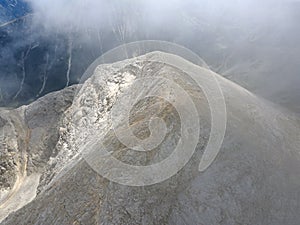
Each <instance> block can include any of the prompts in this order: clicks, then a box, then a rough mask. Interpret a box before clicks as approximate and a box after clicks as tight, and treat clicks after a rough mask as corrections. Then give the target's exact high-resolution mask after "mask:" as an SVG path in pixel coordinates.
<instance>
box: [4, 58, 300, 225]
mask: <svg viewBox="0 0 300 225" xmlns="http://www.w3.org/2000/svg"><path fill="white" fill-rule="evenodd" d="M162 55H163V56H164V55H167V56H168V57H175V58H176V60H179V61H181V62H182V63H187V62H186V61H185V60H184V59H181V58H179V57H177V56H171V55H169V54H165V53H158V52H154V53H150V54H147V55H144V56H140V57H137V58H134V59H128V60H125V61H122V62H117V63H114V64H109V65H108V64H106V65H99V66H98V67H97V68H96V70H95V71H94V74H93V75H92V76H91V77H90V78H89V79H87V80H86V81H85V82H84V84H82V85H80V86H79V85H78V86H76V87H71V88H67V89H65V90H62V91H60V92H56V93H52V94H50V95H47V96H45V97H43V98H41V99H40V100H38V101H36V102H34V103H33V104H31V105H28V106H25V107H21V108H20V109H16V110H3V111H2V113H1V118H2V119H0V127H2V129H3V130H4V131H5V132H7V134H6V136H5V137H6V139H7V140H6V141H4V142H3V143H4V144H5V146H6V147H5V148H4V147H2V149H3V150H2V149H1V154H2V152H3V153H4V154H3V155H1V161H0V162H1V163H2V162H4V166H3V165H2V164H1V167H0V171H1V180H0V182H1V183H0V184H1V188H2V189H6V190H13V186H14V183H16V182H17V180H18V178H17V177H18V175H19V174H20V171H23V172H24V173H21V174H23V175H22V176H23V177H25V178H26V177H28V175H32V174H39V175H40V179H39V182H38V187H36V189H34V190H33V191H34V192H37V193H38V194H37V195H36V196H34V197H33V198H34V199H33V198H31V199H30V200H32V199H33V200H32V201H31V202H30V203H28V204H27V205H25V206H23V207H22V208H21V209H18V210H16V211H15V212H13V213H10V212H11V211H12V210H11V211H9V212H8V213H10V214H9V216H8V217H7V218H6V219H5V220H3V222H2V224H11V225H15V224H20V225H21V224H24V225H25V224H26V225H28V224H59V225H62V224H85V225H87V224H249V225H250V224H270V225H271V224H272V225H277V224H278V225H281V224H291V225H292V224H294V225H298V224H299V223H300V215H299V212H300V192H299V190H300V151H299V147H300V139H299V134H300V120H299V118H298V117H297V116H295V115H293V114H292V113H290V112H288V111H286V110H284V109H282V108H280V107H277V106H276V105H273V104H271V103H269V102H267V101H265V100H262V99H260V98H259V97H257V96H255V95H253V94H252V93H250V92H248V91H247V90H245V89H243V88H241V87H240V86H238V85H236V84H234V83H232V82H230V81H228V80H226V79H224V78H222V77H221V76H218V75H216V76H217V80H218V82H219V84H220V87H221V89H222V91H223V94H224V97H225V102H226V106H227V129H226V134H225V138H224V141H223V144H222V147H221V149H220V152H219V154H218V155H217V157H216V159H215V161H214V162H213V163H212V164H211V165H210V167H208V169H206V170H205V171H203V172H199V170H198V166H199V162H200V159H201V157H202V155H203V152H204V150H205V146H206V144H207V142H208V139H209V135H210V131H211V129H212V127H211V113H210V107H209V103H208V101H207V99H206V96H205V93H204V92H203V90H201V89H200V88H199V86H198V85H197V84H196V83H195V81H194V80H192V79H191V78H190V76H189V75H188V74H186V73H185V72H183V71H182V70H180V69H178V68H176V67H173V66H170V65H167V64H164V63H161V62H159V61H158V62H155V59H156V58H159V57H161V56H162ZM200 70H201V73H199V76H203V77H205V76H209V75H210V74H211V72H210V71H208V70H207V69H205V68H200ZM145 78H147V79H150V80H151V79H152V80H154V79H155V78H165V79H169V80H172V81H175V82H176V83H177V84H178V85H179V86H181V87H183V88H184V90H186V92H187V93H188V94H189V96H191V98H192V100H193V102H194V104H195V107H196V109H197V111H198V113H199V118H200V124H201V127H200V128H201V132H200V135H199V140H198V144H197V146H196V150H195V153H194V154H193V156H192V158H191V159H190V160H189V162H188V163H187V164H186V165H185V166H184V167H183V168H182V169H181V170H180V171H178V172H177V173H176V174H175V175H174V176H172V177H170V178H169V179H167V180H164V181H162V182H158V183H155V184H152V185H147V186H142V187H140V186H126V185H122V184H119V183H116V182H113V181H110V180H109V179H107V178H105V177H104V176H102V174H99V173H98V172H99V171H97V169H95V168H93V166H91V163H90V162H89V160H88V159H87V158H86V157H85V155H84V154H83V152H84V151H85V149H86V148H89V147H90V145H91V144H90V143H93V141H94V140H93V139H94V138H96V139H98V140H99V141H100V142H101V143H102V147H103V148H106V149H107V151H108V152H109V154H110V155H112V156H113V157H114V158H116V159H118V160H119V161H122V162H123V163H126V164H130V165H136V166H146V165H150V164H155V163H158V162H160V161H162V160H164V159H166V158H167V157H168V156H169V155H170V154H171V153H172V151H173V150H174V149H175V148H176V145H177V144H178V143H179V142H180V138H181V137H182V136H183V135H184V134H182V133H181V127H182V126H183V124H182V121H181V119H182V118H180V115H179V113H178V111H177V110H176V108H175V107H174V106H173V105H172V104H171V102H168V101H165V100H164V99H163V98H161V97H157V96H155V95H152V97H147V98H144V99H143V100H140V101H138V102H137V103H136V104H135V105H134V106H133V107H132V109H131V111H130V115H129V119H128V123H129V128H130V130H131V132H132V133H133V134H134V135H135V136H136V137H137V138H139V140H145V139H147V138H148V137H150V136H151V132H152V133H153V132H154V131H153V130H151V126H150V127H149V121H151V118H154V117H157V118H160V119H161V120H162V121H164V123H165V127H164V129H165V131H166V133H165V136H164V137H162V138H163V139H162V142H161V143H160V144H158V145H157V146H155V148H153V149H152V150H151V151H146V152H141V151H133V150H132V149H130V148H129V147H128V146H126V145H124V143H122V142H121V141H120V140H119V138H118V136H117V135H116V132H117V130H115V129H113V125H114V123H115V124H117V129H118V128H119V127H120V126H122V124H121V122H120V121H121V119H120V118H119V116H121V115H122V114H124V112H122V111H120V112H119V115H118V114H116V115H115V117H113V118H112V117H111V114H112V110H113V107H114V105H115V104H116V102H117V101H118V99H119V98H120V97H121V96H122V94H123V93H126V91H127V90H132V92H134V91H135V90H134V89H133V88H136V87H134V82H135V81H136V80H138V79H145ZM163 85H165V83H164V81H162V83H160V84H159V85H152V84H151V85H150V84H148V83H147V82H146V83H145V86H144V87H143V89H145V92H144V91H142V92H141V93H140V94H141V95H146V94H149V93H150V95H151V93H159V94H160V96H162V97H168V96H170V95H172V91H170V90H169V89H167V88H166V89H164V88H161V89H159V90H158V88H157V87H158V86H160V87H163ZM136 91H137V92H138V91H139V89H136ZM137 94H138V93H137ZM74 96H75V97H74ZM129 97H130V96H129ZM73 98H74V99H73ZM180 101H181V102H182V103H183V104H184V102H186V99H185V98H184V97H182V99H180ZM121 109H122V108H121ZM121 109H120V110H121ZM2 115H5V116H2ZM112 119H115V121H112ZM119 120H120V121H119ZM118 123H119V124H118ZM9 124H10V125H9ZM12 127H13V128H12ZM4 128H5V129H4ZM128 132H129V131H128ZM157 132H159V131H157ZM10 136H12V138H10ZM8 137H9V138H8ZM13 153H14V154H13ZM95 160H96V162H97V159H95ZM174 163H177V162H174ZM2 167H3V168H4V169H2ZM100 168H101V165H100ZM2 170H3V171H4V172H2ZM121 172H122V171H121ZM162 172H163V171H162ZM120 176H122V174H120ZM124 179H126V178H124ZM20 186H21V187H22V184H20ZM21 189H22V188H19V189H18V190H21ZM18 190H13V191H14V193H12V196H13V194H15V193H17V192H18ZM8 192H9V191H8ZM1 197H2V196H1ZM26 203H27V202H26ZM10 204H13V203H12V202H11V203H10ZM0 207H1V205H0ZM8 213H7V214H8Z"/></svg>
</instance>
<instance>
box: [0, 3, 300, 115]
mask: <svg viewBox="0 0 300 225" xmlns="http://www.w3.org/2000/svg"><path fill="white" fill-rule="evenodd" d="M299 5H300V4H299V2H298V1H280V0H277V1H263V2H262V1H239V0H232V1H226V2H224V1H205V0H202V1H192V0H190V1H184V2H183V1H168V2H158V1H147V2H146V1H130V2H127V1H105V0H102V1H92V0H88V1H79V0H76V1H74V2H73V3H72V4H70V3H69V1H60V0H55V1H38V0H28V1H3V2H2V3H1V6H2V8H3V10H1V13H2V14H3V15H4V16H1V18H2V19H1V21H2V20H3V22H4V24H5V23H7V22H8V21H11V20H14V18H21V19H19V20H17V21H14V22H13V23H10V24H8V25H5V26H0V34H1V37H0V42H1V50H0V55H1V62H0V63H1V67H0V79H1V82H0V84H1V87H0V88H1V105H2V106H13V105H19V104H22V103H25V102H30V101H33V100H34V99H36V98H37V97H40V96H43V95H44V94H46V93H49V92H51V91H54V90H59V89H61V88H63V87H65V86H68V85H71V84H74V83H77V82H78V80H79V79H80V77H81V76H82V74H83V73H84V71H85V69H86V68H87V67H88V65H89V64H90V63H91V62H93V60H94V59H96V58H97V57H99V56H100V55H102V54H103V53H104V52H106V51H108V50H110V49H112V48H113V47H116V46H118V45H120V44H124V43H128V42H132V41H137V40H166V41H171V42H174V43H178V44H181V45H183V46H185V47H187V48H190V49H192V50H193V51H195V52H196V53H197V54H199V55H200V57H202V58H203V59H204V60H205V61H206V62H207V64H208V65H209V66H210V68H211V69H212V70H214V71H216V72H218V73H220V74H222V75H223V76H225V77H227V78H229V79H231V80H233V81H235V82H237V83H239V84H240V85H242V86H243V87H245V88H247V89H249V90H251V91H253V92H255V93H257V94H259V95H261V96H262V97H265V98H267V99H269V100H272V101H274V102H276V103H279V104H281V105H283V106H285V107H288V108H290V109H291V110H292V111H295V112H299V101H298V99H300V98H299V91H298V86H299V83H300V78H299V75H298V74H299V66H298V65H299V58H300V57H299V54H300V49H299V42H300V41H299V40H300V38H299V36H300V34H299V20H300V16H299V8H300V6H299ZM3 12H5V13H3ZM2 14H1V15H2ZM24 15H27V16H25V17H24V18H22V16H24ZM3 18H5V19H3Z"/></svg>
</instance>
